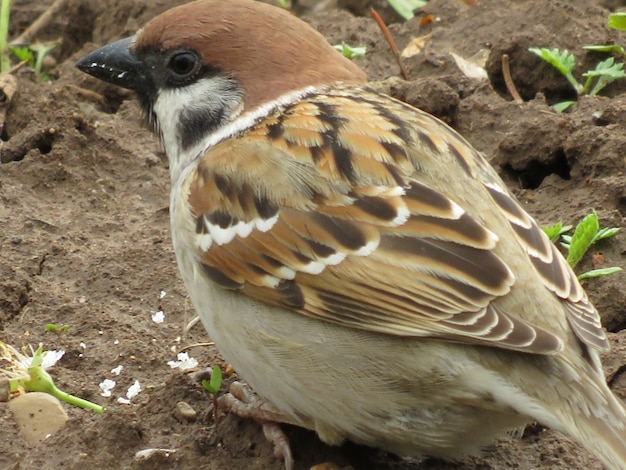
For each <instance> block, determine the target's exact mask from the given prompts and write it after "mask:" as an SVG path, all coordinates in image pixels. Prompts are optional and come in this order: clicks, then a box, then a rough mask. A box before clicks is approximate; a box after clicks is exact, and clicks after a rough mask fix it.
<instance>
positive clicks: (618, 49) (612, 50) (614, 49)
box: [583, 44, 624, 55]
mask: <svg viewBox="0 0 626 470" xmlns="http://www.w3.org/2000/svg"><path fill="white" fill-rule="evenodd" d="M583 49H586V50H588V51H594V52H608V53H609V54H621V55H623V54H624V48H623V47H622V46H618V45H616V44H606V45H588V46H583Z"/></svg>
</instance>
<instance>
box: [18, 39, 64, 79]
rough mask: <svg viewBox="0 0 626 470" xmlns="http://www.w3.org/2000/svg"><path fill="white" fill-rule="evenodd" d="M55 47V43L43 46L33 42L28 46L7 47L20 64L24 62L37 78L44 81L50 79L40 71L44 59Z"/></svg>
mask: <svg viewBox="0 0 626 470" xmlns="http://www.w3.org/2000/svg"><path fill="white" fill-rule="evenodd" d="M56 46H57V44H56V43H50V44H44V43H41V42H34V43H32V44H30V45H28V46H14V47H9V50H10V51H11V52H12V53H13V55H14V56H15V57H16V58H17V60H19V61H20V62H26V65H27V66H28V67H30V68H32V69H33V70H34V71H35V74H36V75H37V76H38V77H41V79H42V80H44V81H49V80H50V78H49V77H48V76H47V74H45V73H44V72H43V70H42V68H43V60H44V58H45V57H46V56H47V55H48V54H50V52H51V51H52V50H53V49H54V48H55V47H56Z"/></svg>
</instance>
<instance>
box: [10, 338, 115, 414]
mask: <svg viewBox="0 0 626 470" xmlns="http://www.w3.org/2000/svg"><path fill="white" fill-rule="evenodd" d="M31 353H32V356H30V357H29V356H25V355H24V354H22V353H20V352H19V351H17V350H16V349H15V348H14V347H13V346H11V345H8V344H5V343H3V342H0V360H2V362H3V364H2V368H1V369H0V374H2V375H4V376H6V377H7V378H8V379H9V386H10V391H11V392H15V391H17V390H19V389H23V390H24V391H26V392H43V393H48V394H50V395H52V396H53V397H56V398H58V399H59V400H62V401H64V402H67V403H69V404H70V405H74V406H79V407H81V408H86V409H88V410H93V411H95V412H96V413H103V412H104V408H103V407H102V406H100V405H96V404H95V403H92V402H90V401H87V400H83V399H82V398H78V397H75V396H74V395H70V394H69V393H66V392H64V391H62V390H59V388H57V386H56V385H55V384H54V381H53V380H52V377H51V376H50V374H48V372H46V369H47V368H49V367H51V366H52V365H53V363H54V362H55V361H52V364H46V363H45V362H46V356H47V355H48V354H51V353H52V351H44V350H43V346H42V345H41V344H40V345H39V347H38V348H37V349H36V350H35V351H33V350H32V348H31Z"/></svg>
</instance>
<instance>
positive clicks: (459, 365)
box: [77, 0, 626, 469]
mask: <svg viewBox="0 0 626 470" xmlns="http://www.w3.org/2000/svg"><path fill="white" fill-rule="evenodd" d="M77 66H78V68H79V69H81V70H82V71H84V72H86V73H88V74H90V75H93V76H94V77H97V78H99V79H102V80H104V81H107V82H110V83H112V84H115V85H119V86H121V87H124V88H128V89H131V90H134V91H135V92H136V94H137V96H138V99H139V103H140V105H141V108H142V109H143V112H144V114H145V116H146V119H147V122H148V123H149V124H150V125H151V126H152V128H153V129H154V131H155V133H156V134H157V135H158V136H159V137H160V140H161V142H162V145H163V147H164V149H165V152H166V153H167V156H168V160H169V171H170V175H171V196H170V217H171V230H172V239H173V244H174V248H175V252H176V258H177V262H178V266H179V268H180V273H181V275H182V278H183V280H184V283H185V285H186V288H187V290H188V292H189V296H190V298H191V300H192V302H193V305H194V307H195V309H196V311H197V313H198V314H199V316H200V318H201V320H202V323H203V325H204V326H205V328H206V330H207V332H208V333H209V335H210V336H211V338H212V339H213V341H215V344H216V346H217V347H218V349H219V350H220V352H221V353H222V355H223V356H224V358H225V359H226V360H227V361H228V362H230V363H231V364H232V365H233V366H234V368H235V370H236V371H237V372H238V374H239V376H240V377H241V378H243V380H245V382H246V383H247V384H248V385H249V386H250V387H251V388H252V390H254V392H255V394H256V395H254V394H252V393H251V392H250V390H248V389H247V388H245V387H239V389H238V392H237V393H235V395H237V396H235V397H233V396H232V395H230V396H228V397H229V398H228V399H229V400H231V402H232V403H231V404H232V405H233V409H239V411H241V412H242V413H243V414H245V413H246V410H247V412H248V415H250V416H256V417H257V418H259V419H260V420H261V421H262V422H264V423H265V424H268V421H270V420H276V421H279V422H285V423H292V424H296V425H298V426H302V427H305V428H308V429H312V430H315V431H316V432H317V434H318V435H319V437H320V438H321V439H322V440H323V441H324V442H326V443H329V444H340V443H341V442H342V441H344V440H346V439H347V440H351V441H354V442H356V443H360V444H365V445H368V446H372V447H377V448H380V449H383V450H386V451H389V452H392V453H395V454H399V455H402V456H425V455H426V456H435V457H439V458H443V459H448V460H458V459H462V458H463V456H465V455H467V454H472V453H475V452H478V451H480V450H481V448H483V447H484V446H485V445H487V444H489V443H491V442H492V441H493V440H494V439H496V438H498V437H499V436H502V435H503V434H505V433H506V432H508V431H509V430H511V429H519V428H520V427H523V426H524V425H526V424H528V423H530V422H533V421H538V422H540V423H542V424H543V425H546V426H549V427H551V428H553V429H556V430H558V431H560V432H563V433H565V434H567V435H569V436H571V437H572V438H573V439H575V440H577V441H578V442H580V443H581V444H582V445H583V446H584V447H586V448H587V449H588V450H589V451H590V452H591V453H593V454H595V456H597V457H598V458H599V459H600V460H601V461H602V462H603V463H604V464H605V465H606V466H607V467H608V468H612V469H626V429H625V426H626V415H625V412H624V408H623V406H622V404H621V403H620V401H619V399H618V398H616V397H615V396H614V395H613V393H612V392H611V391H610V389H609V388H608V386H607V384H606V381H605V377H604V374H603V372H602V368H601V364H600V360H599V353H600V352H602V351H605V350H607V349H608V340H607V336H606V334H605V331H604V330H603V328H602V325H601V322H600V318H599V315H598V313H597V311H596V309H595V308H594V307H593V305H592V304H591V303H590V301H589V299H588V298H587V295H586V294H585V292H584V290H583V288H582V287H581V285H580V284H579V282H578V280H577V278H576V276H575V274H574V273H573V272H572V270H571V269H570V268H569V266H568V264H567V263H566V261H565V260H564V259H563V257H562V255H561V254H560V253H559V251H558V250H557V249H556V248H555V246H554V245H553V244H552V243H551V242H550V240H549V239H548V238H547V237H546V235H545V234H544V233H543V231H542V230H541V229H540V228H539V227H538V225H537V223H536V222H535V220H533V218H532V217H531V216H529V215H528V214H527V213H526V212H525V211H524V210H523V209H522V207H521V206H520V204H519V202H517V201H516V199H515V197H514V196H513V195H512V194H511V193H510V192H509V190H508V189H507V187H506V186H505V184H504V183H503V181H502V180H501V179H500V177H499V176H498V174H497V173H496V171H495V170H494V168H492V167H491V166H490V165H489V163H488V162H487V160H486V159H485V158H484V157H483V156H482V155H481V154H480V153H479V152H478V151H477V150H475V149H474V148H472V146H471V145H470V144H469V143H468V142H467V141H466V140H464V139H463V137H461V136H460V135H459V134H458V133H457V132H455V131H454V130H453V129H451V128H450V127H448V126H447V125H446V124H444V123H442V122H441V121H439V120H438V119H436V118H435V117H433V116H431V115H429V114H427V113H425V112H423V111H420V110H418V109H415V108H413V107H411V106H409V105H407V104H404V103H402V102H400V101H397V100H395V99H393V98H391V97H389V96H386V95H384V94H380V93H377V92H374V91H372V90H371V89H369V88H368V86H367V78H366V75H365V73H364V72H362V71H361V70H360V69H359V68H358V67H357V66H356V65H355V64H354V63H353V62H351V61H350V60H348V59H346V58H344V57H342V56H341V55H340V54H339V53H338V52H336V51H335V50H334V49H333V48H332V47H331V46H330V45H329V44H328V43H327V42H326V40H325V39H324V37H323V36H322V35H320V34H319V33H318V32H317V31H315V30H314V29H312V28H311V27H309V26H308V25H307V24H305V23H304V22H302V21H301V20H299V19H297V18H296V17H294V16H292V15H290V14H289V13H288V12H286V11H283V10H281V9H279V8H276V7H273V6H270V5H267V4H264V3H257V2H253V1H250V0H230V1H227V2H225V1H223V0H200V1H196V2H193V3H189V4H186V5H182V6H180V7H176V8H173V9H171V10H169V11H167V12H165V13H163V14H161V15H160V16H157V17H156V18H154V19H153V20H152V21H150V22H149V23H147V24H146V25H145V26H144V27H143V28H142V29H141V30H139V31H138V32H137V33H136V34H135V35H134V36H132V37H130V38H126V39H122V40H119V41H117V42H114V43H112V44H109V45H107V46H104V47H103V48H101V49H98V50H96V51H95V52H92V53H91V54H89V55H87V56H86V57H84V58H82V59H81V60H80V61H79V62H78V63H77ZM237 399H240V400H242V401H239V402H237ZM279 440H280V439H279ZM283 444H284V442H283ZM282 456H283V458H284V459H285V465H286V467H287V468H292V466H293V457H292V456H291V455H290V453H289V451H283V452H282Z"/></svg>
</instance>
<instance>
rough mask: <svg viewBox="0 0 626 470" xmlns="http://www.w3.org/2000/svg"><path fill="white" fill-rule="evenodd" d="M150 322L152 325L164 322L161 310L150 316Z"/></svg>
mask: <svg viewBox="0 0 626 470" xmlns="http://www.w3.org/2000/svg"><path fill="white" fill-rule="evenodd" d="M152 321H153V322H154V323H163V322H164V321H165V314H164V313H163V310H158V311H156V312H154V313H153V314H152Z"/></svg>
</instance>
